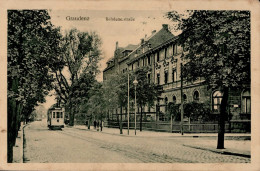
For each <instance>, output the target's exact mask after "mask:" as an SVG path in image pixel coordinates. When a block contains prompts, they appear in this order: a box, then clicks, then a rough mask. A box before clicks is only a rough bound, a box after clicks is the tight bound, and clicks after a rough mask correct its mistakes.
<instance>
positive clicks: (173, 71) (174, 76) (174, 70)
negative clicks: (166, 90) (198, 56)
mask: <svg viewBox="0 0 260 171" xmlns="http://www.w3.org/2000/svg"><path fill="white" fill-rule="evenodd" d="M176 81H177V72H176V68H173V69H172V82H176Z"/></svg>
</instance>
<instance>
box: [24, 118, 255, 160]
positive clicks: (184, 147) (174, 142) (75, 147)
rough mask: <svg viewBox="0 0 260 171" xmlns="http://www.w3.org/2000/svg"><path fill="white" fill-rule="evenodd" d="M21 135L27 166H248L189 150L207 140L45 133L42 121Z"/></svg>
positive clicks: (66, 130)
mask: <svg viewBox="0 0 260 171" xmlns="http://www.w3.org/2000/svg"><path fill="white" fill-rule="evenodd" d="M24 133H25V141H26V142H25V144H26V145H25V147H24V160H25V161H24V162H26V163H69V162H70V163H78V162H80V163H250V158H248V157H242V156H235V155H226V154H220V153H215V152H212V151H208V150H203V149H196V148H192V147H190V145H192V144H199V143H202V144H203V142H204V143H205V142H206V143H207V141H208V142H209V141H213V140H208V139H206V138H193V137H168V136H158V137H141V136H138V137H134V136H121V135H119V134H118V135H113V134H107V133H103V132H97V131H88V130H83V129H76V128H69V127H65V128H64V129H63V130H62V131H60V130H48V128H47V126H46V122H44V121H41V122H33V123H30V124H29V125H28V126H26V127H25V130H24ZM234 142H236V141H234ZM234 144H235V143H234ZM247 144H248V143H247ZM249 145H250V144H249Z"/></svg>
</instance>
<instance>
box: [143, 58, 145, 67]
mask: <svg viewBox="0 0 260 171" xmlns="http://www.w3.org/2000/svg"><path fill="white" fill-rule="evenodd" d="M143 66H145V62H144V58H143Z"/></svg>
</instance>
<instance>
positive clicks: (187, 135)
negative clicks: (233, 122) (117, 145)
mask: <svg viewBox="0 0 260 171" xmlns="http://www.w3.org/2000/svg"><path fill="white" fill-rule="evenodd" d="M69 128H75V129H79V130H85V131H92V132H101V131H96V130H93V129H85V128H80V127H69ZM102 133H105V134H111V135H119V136H133V135H126V134H118V133H111V132H104V131H102ZM135 137H139V136H135ZM145 137H155V136H145ZM165 137H170V138H179V137H181V138H217V135H216V136H213V135H206V136H205V135H204V136H201V135H189V134H186V135H174V136H172V135H169V136H165ZM225 140H249V141H250V140H251V136H250V135H242V136H239V135H225Z"/></svg>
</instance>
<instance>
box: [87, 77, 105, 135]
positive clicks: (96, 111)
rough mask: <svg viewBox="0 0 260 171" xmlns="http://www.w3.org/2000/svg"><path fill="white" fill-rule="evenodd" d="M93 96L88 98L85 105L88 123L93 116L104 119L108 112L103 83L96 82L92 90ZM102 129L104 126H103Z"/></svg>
mask: <svg viewBox="0 0 260 171" xmlns="http://www.w3.org/2000/svg"><path fill="white" fill-rule="evenodd" d="M91 94H92V95H91V97H90V98H89V99H88V102H87V103H86V105H84V107H85V109H86V111H87V113H88V117H87V118H88V123H90V121H91V118H93V117H94V118H95V119H98V120H101V121H103V119H104V118H105V115H106V112H107V107H108V106H107V104H108V103H107V101H106V97H105V95H104V89H103V88H102V84H101V83H98V82H97V83H96V84H94V86H93V88H92V90H91ZM101 131H102V127H101Z"/></svg>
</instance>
